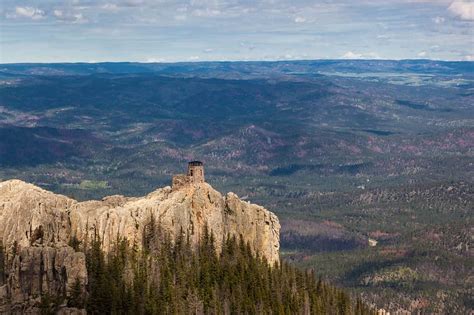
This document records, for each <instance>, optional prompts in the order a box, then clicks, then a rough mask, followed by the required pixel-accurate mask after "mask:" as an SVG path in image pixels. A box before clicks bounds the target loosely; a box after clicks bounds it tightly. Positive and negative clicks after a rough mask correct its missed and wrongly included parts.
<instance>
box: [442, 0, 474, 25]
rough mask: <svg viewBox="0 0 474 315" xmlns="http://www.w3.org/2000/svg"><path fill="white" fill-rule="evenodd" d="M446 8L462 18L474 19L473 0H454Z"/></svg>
mask: <svg viewBox="0 0 474 315" xmlns="http://www.w3.org/2000/svg"><path fill="white" fill-rule="evenodd" d="M448 10H449V11H451V12H452V13H453V14H454V15H456V16H458V17H460V18H461V19H463V20H468V21H474V2H473V1H471V0H467V1H465V0H454V1H453V3H451V5H450V6H449V8H448Z"/></svg>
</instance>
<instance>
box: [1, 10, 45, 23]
mask: <svg viewBox="0 0 474 315" xmlns="http://www.w3.org/2000/svg"><path fill="white" fill-rule="evenodd" d="M45 16H46V14H45V13H44V11H43V10H41V9H38V8H33V7H16V8H15V13H14V14H10V15H8V17H13V18H18V17H19V18H29V19H32V20H40V19H43V18H44V17H45Z"/></svg>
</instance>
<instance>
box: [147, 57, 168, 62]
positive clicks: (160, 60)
mask: <svg viewBox="0 0 474 315" xmlns="http://www.w3.org/2000/svg"><path fill="white" fill-rule="evenodd" d="M145 62H149V63H155V62H166V59H165V58H159V57H158V58H157V57H152V58H147V59H146V60H145Z"/></svg>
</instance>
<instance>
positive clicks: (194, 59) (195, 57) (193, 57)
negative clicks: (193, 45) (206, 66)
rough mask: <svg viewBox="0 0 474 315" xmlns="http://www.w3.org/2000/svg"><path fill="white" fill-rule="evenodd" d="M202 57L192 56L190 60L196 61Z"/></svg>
mask: <svg viewBox="0 0 474 315" xmlns="http://www.w3.org/2000/svg"><path fill="white" fill-rule="evenodd" d="M199 59H201V58H200V57H199V56H191V57H189V58H188V60H189V61H196V60H199Z"/></svg>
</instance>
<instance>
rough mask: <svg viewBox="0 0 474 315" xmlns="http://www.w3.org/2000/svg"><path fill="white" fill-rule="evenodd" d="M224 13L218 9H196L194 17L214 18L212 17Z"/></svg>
mask: <svg viewBox="0 0 474 315" xmlns="http://www.w3.org/2000/svg"><path fill="white" fill-rule="evenodd" d="M221 13H222V12H221V11H220V10H217V9H210V8H205V9H196V10H194V11H193V13H192V15H194V16H198V17H212V16H218V15H220V14H221Z"/></svg>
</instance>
